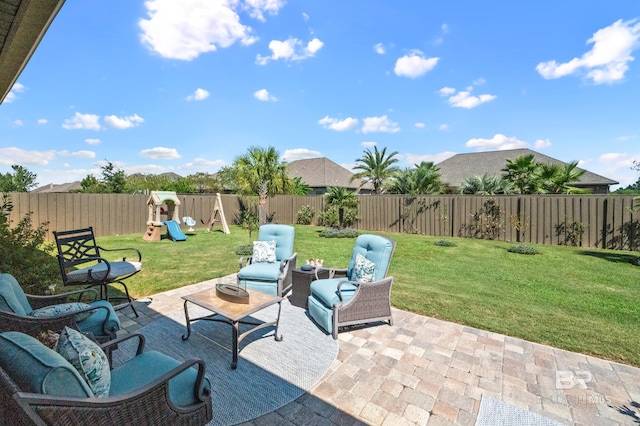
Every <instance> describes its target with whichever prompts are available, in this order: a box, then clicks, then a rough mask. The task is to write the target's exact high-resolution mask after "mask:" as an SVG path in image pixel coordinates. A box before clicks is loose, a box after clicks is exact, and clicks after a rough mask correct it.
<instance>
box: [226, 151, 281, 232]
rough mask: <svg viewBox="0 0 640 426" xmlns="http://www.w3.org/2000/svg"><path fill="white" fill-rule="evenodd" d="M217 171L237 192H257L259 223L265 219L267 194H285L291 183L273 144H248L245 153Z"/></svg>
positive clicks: (242, 193)
mask: <svg viewBox="0 0 640 426" xmlns="http://www.w3.org/2000/svg"><path fill="white" fill-rule="evenodd" d="M218 175H219V176H220V180H221V181H222V182H223V183H227V182H228V183H229V184H232V185H233V187H234V188H235V190H236V191H237V192H238V193H239V194H240V195H258V198H259V203H258V217H259V221H260V224H264V223H266V221H267V212H266V203H267V196H273V195H277V194H287V193H289V191H290V190H291V188H292V187H293V184H292V182H291V179H289V175H288V172H287V163H286V162H281V161H280V154H279V153H278V151H276V149H275V148H273V147H269V148H267V149H263V148H259V147H256V146H251V147H249V148H248V150H247V153H246V154H244V155H241V156H239V157H237V158H236V159H235V160H234V162H233V165H232V166H231V167H226V168H223V169H222V170H220V172H218Z"/></svg>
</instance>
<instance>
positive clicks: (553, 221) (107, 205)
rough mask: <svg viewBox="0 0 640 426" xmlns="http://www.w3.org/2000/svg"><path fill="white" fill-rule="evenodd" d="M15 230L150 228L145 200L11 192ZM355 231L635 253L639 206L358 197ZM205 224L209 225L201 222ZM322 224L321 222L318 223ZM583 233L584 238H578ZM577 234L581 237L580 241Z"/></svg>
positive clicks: (276, 207) (292, 203)
mask: <svg viewBox="0 0 640 426" xmlns="http://www.w3.org/2000/svg"><path fill="white" fill-rule="evenodd" d="M178 197H179V198H180V201H181V203H182V204H181V206H180V217H183V216H191V217H192V218H194V219H195V220H196V221H197V222H198V226H205V225H206V224H207V222H208V220H209V219H210V217H211V213H212V211H213V207H214V204H215V200H216V197H215V195H179V196H178ZM10 199H11V202H12V204H13V211H12V213H11V215H10V220H11V221H12V223H13V225H15V224H16V223H17V222H18V221H19V220H20V219H21V218H22V217H24V215H25V214H27V213H28V212H31V213H32V219H33V223H34V224H38V223H41V222H49V231H50V232H49V234H48V239H52V237H53V236H52V234H51V231H60V230H66V229H75V228H83V227H86V226H93V227H94V229H95V233H96V235H97V236H107V235H115V234H136V233H140V235H141V237H142V234H143V233H144V231H145V229H146V221H147V214H148V210H147V204H146V203H147V199H148V196H147V195H126V194H67V193H48V194H32V193H11V194H10ZM359 200H360V202H359V206H358V216H359V217H360V220H359V221H358V223H357V224H356V228H358V229H360V230H368V231H388V232H401V233H410V234H420V235H433V236H440V237H443V238H445V237H465V236H475V237H485V238H486V237H492V238H495V239H497V240H503V241H513V242H523V243H539V244H571V243H574V242H575V243H577V244H578V245H581V246H583V247H600V248H612V249H622V250H638V249H639V247H640V200H639V199H638V197H636V199H635V203H636V204H635V209H634V197H633V196H622V195H620V196H617V195H571V196H567V195H524V196H517V195H510V196H494V197H490V196H463V195H435V196H417V197H409V196H401V195H361V196H359ZM222 204H223V208H224V212H225V216H226V219H227V222H228V223H229V224H232V223H235V218H236V216H237V215H239V213H240V209H241V203H240V198H239V197H237V196H235V195H222ZM307 205H308V206H310V207H311V208H312V209H313V210H314V212H315V213H316V217H317V213H318V212H320V211H322V210H323V209H324V208H325V202H324V198H323V197H322V196H321V195H312V196H299V195H279V196H275V197H271V198H269V199H268V202H267V214H274V221H275V222H277V223H289V224H293V223H296V222H297V215H298V211H299V210H300V209H301V208H302V207H303V206H307ZM203 222H204V223H203ZM314 223H317V222H314ZM580 230H582V232H580ZM578 234H579V235H578Z"/></svg>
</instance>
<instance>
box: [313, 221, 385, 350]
mask: <svg viewBox="0 0 640 426" xmlns="http://www.w3.org/2000/svg"><path fill="white" fill-rule="evenodd" d="M394 249H395V242H394V241H392V240H389V239H387V238H385V237H381V236H379V235H371V234H364V235H360V236H359V237H358V238H357V239H356V243H355V247H354V249H353V254H352V256H351V262H349V267H348V268H346V269H332V268H318V269H316V278H317V277H318V272H320V271H324V270H329V276H330V278H328V279H316V280H315V281H313V282H312V283H311V295H310V296H309V299H308V302H309V315H310V316H311V318H313V320H314V321H315V322H316V323H317V324H318V325H319V326H320V327H321V328H323V329H324V330H325V331H326V332H327V333H331V334H332V336H333V338H334V339H337V338H338V328H339V327H341V326H346V325H353V324H364V323H371V322H378V321H387V322H388V323H389V325H393V318H392V316H391V286H392V284H393V277H387V272H388V271H389V265H390V263H391V258H392V256H393V251H394ZM361 259H365V260H361ZM367 265H368V266H369V271H368V277H366V278H364V277H361V276H359V274H360V273H361V272H362V271H364V266H367ZM371 265H373V266H371ZM360 266H363V268H360ZM335 273H340V274H344V275H346V278H334V274H335Z"/></svg>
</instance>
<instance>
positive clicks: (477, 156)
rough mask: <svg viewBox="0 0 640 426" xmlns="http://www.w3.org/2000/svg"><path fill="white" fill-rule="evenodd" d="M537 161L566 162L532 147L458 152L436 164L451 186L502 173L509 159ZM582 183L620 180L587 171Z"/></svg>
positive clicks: (581, 178) (444, 179)
mask: <svg viewBox="0 0 640 426" xmlns="http://www.w3.org/2000/svg"><path fill="white" fill-rule="evenodd" d="M532 154H533V156H534V158H535V160H536V162H537V163H543V164H547V163H548V164H560V165H564V164H567V163H564V162H562V161H560V160H556V159H555V158H552V157H549V156H546V155H544V154H540V153H539V152H535V151H532V150H530V149H509V150H502V151H486V152H472V153H466V154H456V155H454V156H453V157H451V158H448V159H446V160H444V161H442V162H440V163H438V164H436V166H437V167H438V168H439V169H440V176H441V177H442V181H443V182H444V183H445V185H447V186H449V187H457V186H460V182H462V181H463V180H464V179H467V178H470V177H472V176H476V175H478V176H482V175H483V174H485V173H490V174H494V175H502V172H501V170H502V169H503V168H504V166H505V165H506V163H507V160H513V159H515V158H517V157H521V156H525V155H532ZM578 182H579V184H581V185H616V184H618V183H619V182H616V181H615V180H612V179H609V178H606V177H604V176H600V175H598V174H595V173H591V172H590V171H588V170H587V171H586V172H585V174H583V175H582V177H580V179H579V181H578Z"/></svg>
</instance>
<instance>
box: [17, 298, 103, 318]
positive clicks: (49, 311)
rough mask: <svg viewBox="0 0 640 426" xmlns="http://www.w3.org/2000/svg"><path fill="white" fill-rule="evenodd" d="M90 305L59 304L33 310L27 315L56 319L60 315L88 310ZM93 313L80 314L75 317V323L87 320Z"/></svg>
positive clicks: (78, 303) (75, 303) (77, 303)
mask: <svg viewBox="0 0 640 426" xmlns="http://www.w3.org/2000/svg"><path fill="white" fill-rule="evenodd" d="M90 307H91V305H87V304H86V303H82V302H70V303H60V304H58V305H52V306H45V307H44V308H39V309H34V310H33V311H31V313H30V314H29V315H31V316H32V317H41V318H42V317H47V318H50V317H58V316H60V315H66V314H70V313H73V312H77V311H81V310H83V309H87V308H90ZM93 312H94V311H86V312H80V313H79V314H77V315H76V321H82V320H84V319H87V318H89V317H90V316H91V314H93Z"/></svg>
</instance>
